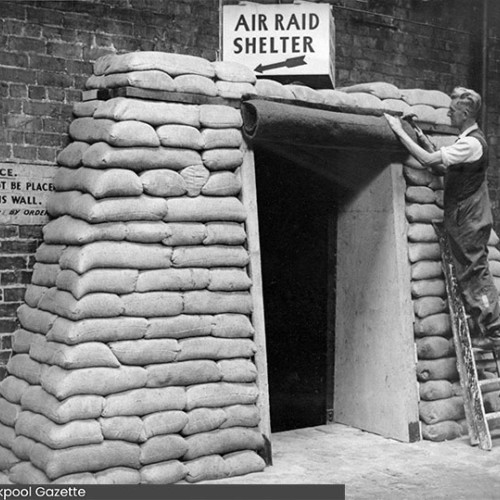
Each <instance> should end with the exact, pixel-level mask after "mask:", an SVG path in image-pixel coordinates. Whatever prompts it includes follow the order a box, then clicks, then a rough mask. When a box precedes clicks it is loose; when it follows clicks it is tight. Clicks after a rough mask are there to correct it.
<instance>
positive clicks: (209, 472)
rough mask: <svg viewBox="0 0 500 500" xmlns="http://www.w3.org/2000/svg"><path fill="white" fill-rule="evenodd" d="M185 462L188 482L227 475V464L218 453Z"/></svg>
mask: <svg viewBox="0 0 500 500" xmlns="http://www.w3.org/2000/svg"><path fill="white" fill-rule="evenodd" d="M185 464H186V467H187V470H188V473H187V476H186V481H187V482H188V483H197V482H199V481H210V480H214V479H224V478H225V477H227V476H228V475H229V466H228V465H227V464H226V462H225V461H224V459H223V458H222V457H221V456H219V455H210V456H206V457H201V458H197V459H195V460H189V461H187V462H185Z"/></svg>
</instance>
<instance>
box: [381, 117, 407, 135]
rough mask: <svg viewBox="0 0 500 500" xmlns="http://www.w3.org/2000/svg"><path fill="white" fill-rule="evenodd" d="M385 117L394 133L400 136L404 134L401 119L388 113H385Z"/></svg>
mask: <svg viewBox="0 0 500 500" xmlns="http://www.w3.org/2000/svg"><path fill="white" fill-rule="evenodd" d="M384 117H385V119H386V120H387V123H389V126H390V127H391V128H392V130H393V131H394V133H396V134H398V135H399V134H400V133H401V132H403V124H402V123H401V120H400V119H399V118H397V117H395V116H392V115H389V114H387V113H384Z"/></svg>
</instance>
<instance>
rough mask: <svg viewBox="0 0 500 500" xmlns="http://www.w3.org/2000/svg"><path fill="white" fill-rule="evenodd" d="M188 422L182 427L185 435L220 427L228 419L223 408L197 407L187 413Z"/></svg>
mask: <svg viewBox="0 0 500 500" xmlns="http://www.w3.org/2000/svg"><path fill="white" fill-rule="evenodd" d="M187 417H188V422H187V423H186V425H185V427H184V428H183V429H182V434H183V435H184V436H189V435H191V434H198V433H199V432H208V431H212V430H214V429H218V428H219V427H220V426H221V424H223V423H224V422H225V420H226V413H225V412H224V410H223V409H221V408H197V409H195V410H192V411H190V412H188V413H187Z"/></svg>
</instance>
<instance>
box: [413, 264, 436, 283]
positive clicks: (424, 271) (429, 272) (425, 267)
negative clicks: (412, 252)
mask: <svg viewBox="0 0 500 500" xmlns="http://www.w3.org/2000/svg"><path fill="white" fill-rule="evenodd" d="M441 276H443V268H442V266H441V260H439V261H437V260H420V261H418V262H415V263H413V264H412V265H411V278H412V280H424V279H432V278H440V277H441Z"/></svg>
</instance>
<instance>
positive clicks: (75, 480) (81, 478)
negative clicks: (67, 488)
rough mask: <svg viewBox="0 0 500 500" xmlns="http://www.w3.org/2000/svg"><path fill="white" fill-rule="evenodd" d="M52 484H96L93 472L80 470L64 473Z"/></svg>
mask: <svg viewBox="0 0 500 500" xmlns="http://www.w3.org/2000/svg"><path fill="white" fill-rule="evenodd" d="M52 482H53V484H97V481H96V479H95V477H94V474H91V473H90V472H81V473H79V474H66V475H64V476H61V477H58V478H57V479H55V480H54V481H52Z"/></svg>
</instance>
